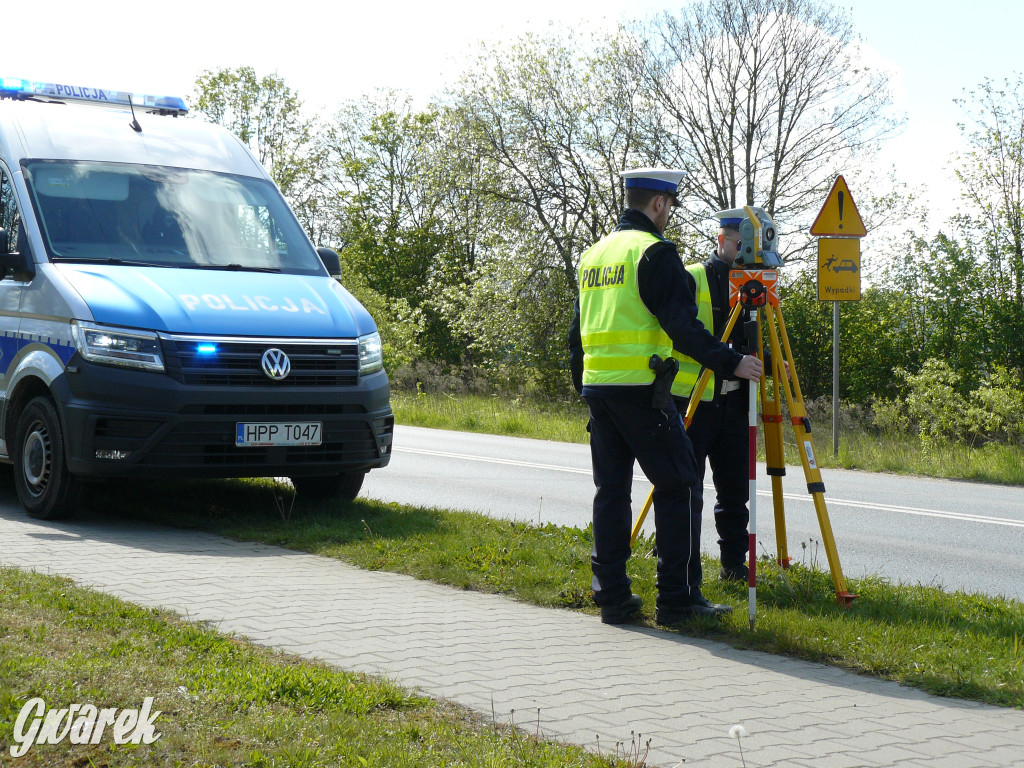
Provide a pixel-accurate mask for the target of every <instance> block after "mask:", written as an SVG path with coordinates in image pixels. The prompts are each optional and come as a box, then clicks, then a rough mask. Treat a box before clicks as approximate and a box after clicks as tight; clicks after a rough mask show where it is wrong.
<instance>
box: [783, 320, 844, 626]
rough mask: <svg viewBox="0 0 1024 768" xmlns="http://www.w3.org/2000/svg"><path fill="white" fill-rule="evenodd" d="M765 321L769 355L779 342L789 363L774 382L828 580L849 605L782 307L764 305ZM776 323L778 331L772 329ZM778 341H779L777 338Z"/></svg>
mask: <svg viewBox="0 0 1024 768" xmlns="http://www.w3.org/2000/svg"><path fill="white" fill-rule="evenodd" d="M766 311H767V316H768V318H769V322H768V333H769V335H770V337H771V346H772V357H773V359H775V360H779V359H782V358H781V357H779V355H781V354H782V352H783V349H782V345H784V347H785V360H786V362H788V363H789V371H790V376H791V381H792V386H791V385H790V379H786V378H785V376H784V375H783V377H782V378H781V381H780V380H778V379H777V380H776V386H778V385H779V384H780V383H781V385H782V387H783V392H785V394H786V402H787V405H788V406H789V413H790V417H791V419H792V422H793V432H794V433H795V435H796V445H797V449H798V450H799V452H800V462H801V463H802V464H803V467H804V478H805V479H806V480H807V492H808V493H810V494H811V495H812V496H813V497H814V509H815V511H816V512H817V515H818V527H819V528H820V529H821V537H822V540H823V542H824V545H825V553H826V555H827V557H828V565H829V570H830V572H831V574H832V583H833V585H834V586H835V590H836V598H838V600H839V602H840V603H842V604H844V605H846V606H849V605H850V604H851V603H852V602H853V600H854V599H855V598H856V597H857V596H856V595H851V594H850V593H849V592H848V591H847V589H846V579H845V578H844V577H843V570H842V567H841V566H840V564H839V552H838V551H837V550H836V543H835V537H834V536H833V535H832V524H831V522H830V521H829V518H828V509H827V508H826V507H825V484H824V483H823V482H822V480H821V470H820V469H819V468H818V464H817V461H816V459H815V456H814V444H813V441H812V439H811V422H810V420H809V419H808V418H807V411H806V409H805V408H804V400H803V394H802V393H801V392H800V379H799V377H798V376H797V371H796V364H795V363H794V362H793V351H792V349H791V348H790V345H789V336H788V335H787V334H786V322H785V319H784V318H783V316H782V308H781V307H778V306H772V305H770V304H769V305H768V306H767V307H766ZM776 324H778V331H776ZM780 338H781V341H782V345H780V343H779V341H780ZM791 390H792V391H791Z"/></svg>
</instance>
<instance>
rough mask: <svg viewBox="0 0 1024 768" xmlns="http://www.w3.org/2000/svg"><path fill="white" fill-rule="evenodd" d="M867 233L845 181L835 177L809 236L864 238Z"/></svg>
mask: <svg viewBox="0 0 1024 768" xmlns="http://www.w3.org/2000/svg"><path fill="white" fill-rule="evenodd" d="M867 233H868V231H867V229H865V227H864V222H863V220H861V218H860V212H859V211H858V210H857V204H856V203H854V202H853V195H851V194H850V188H849V187H848V186H846V180H845V179H844V178H843V177H842V176H837V177H836V181H835V183H834V184H833V185H832V191H831V192H829V193H828V197H827V198H826V199H825V204H824V205H823V206H821V211H820V212H819V213H818V218H816V219H815V220H814V224H812V225H811V234H812V235H814V236H815V237H864V235H866V234H867Z"/></svg>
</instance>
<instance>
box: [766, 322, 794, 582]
mask: <svg viewBox="0 0 1024 768" xmlns="http://www.w3.org/2000/svg"><path fill="white" fill-rule="evenodd" d="M761 347H762V348H761V350H760V352H761V359H762V360H764V349H763V347H764V344H763V342H761ZM780 360H781V357H779V356H777V355H776V354H775V353H774V352H773V353H772V378H773V381H774V382H775V384H774V386H773V388H772V397H770V398H769V397H768V387H767V385H766V381H765V377H764V376H762V377H761V421H763V422H764V455H765V465H766V468H767V474H768V477H770V478H771V481H772V507H773V510H774V512H775V545H776V552H777V553H778V560H777V562H778V564H779V565H781V566H782V567H783V568H788V567H789V563H790V560H791V559H792V558H790V557H789V550H788V548H787V538H786V507H785V501H784V499H783V495H782V478H783V477H784V476H785V474H786V458H785V455H784V454H783V449H782V407H781V404H780V401H779V398H780V395H779V388H780V387H781V386H782V384H781V378H782V376H784V375H785V372H784V371H783V373H782V374H781V375H780V373H779V372H780V371H782V370H783V366H782V365H780V362H779V361H780Z"/></svg>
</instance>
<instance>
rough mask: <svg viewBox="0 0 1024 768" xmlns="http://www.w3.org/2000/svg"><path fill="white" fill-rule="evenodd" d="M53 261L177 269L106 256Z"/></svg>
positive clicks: (62, 257)
mask: <svg viewBox="0 0 1024 768" xmlns="http://www.w3.org/2000/svg"><path fill="white" fill-rule="evenodd" d="M53 260H54V261H63V262H70V263H73V264H116V265H117V266H119V267H161V268H163V269H168V268H171V267H177V266H178V265H177V264H159V263H157V262H154V261H136V260H135V259H118V258H115V257H113V256H108V257H107V258H104V259H90V258H86V257H85V256H54V257H53Z"/></svg>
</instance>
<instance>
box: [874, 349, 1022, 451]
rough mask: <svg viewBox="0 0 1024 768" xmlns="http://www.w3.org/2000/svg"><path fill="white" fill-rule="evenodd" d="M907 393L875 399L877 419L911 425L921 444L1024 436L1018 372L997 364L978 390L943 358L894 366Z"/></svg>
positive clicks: (971, 443)
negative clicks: (917, 366)
mask: <svg viewBox="0 0 1024 768" xmlns="http://www.w3.org/2000/svg"><path fill="white" fill-rule="evenodd" d="M897 373H898V375H899V376H900V378H901V379H903V381H904V383H905V385H906V387H907V389H908V392H907V397H906V400H905V403H901V402H900V401H898V400H885V399H876V400H875V402H874V404H873V406H874V411H875V420H876V423H881V424H893V425H899V426H901V427H908V428H911V429H916V430H917V433H918V436H919V437H920V439H921V442H922V444H923V445H926V446H927V445H928V444H929V443H930V442H931V441H933V440H938V439H944V440H951V441H963V442H965V443H967V444H968V446H970V447H974V446H975V445H976V444H978V443H979V442H981V443H985V442H1002V443H1010V444H1013V443H1017V444H1020V443H1021V442H1022V439H1024V390H1022V389H1021V386H1020V381H1021V377H1020V373H1019V372H1016V371H1014V372H1011V371H1009V370H1008V369H1006V368H1003V367H999V366H997V367H996V368H995V369H994V371H993V372H992V373H991V374H990V375H989V376H988V377H987V378H986V379H985V380H984V381H982V383H981V384H980V386H979V387H978V388H977V389H974V390H971V391H967V392H965V391H964V385H963V379H962V377H961V376H960V374H958V373H957V372H956V371H954V370H953V369H952V368H951V367H950V366H949V364H948V363H947V362H946V361H944V360H936V359H934V358H933V359H929V360H926V361H925V363H924V365H923V366H921V370H920V371H918V372H917V373H910V372H909V371H907V370H905V369H898V370H897Z"/></svg>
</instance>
